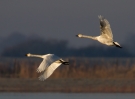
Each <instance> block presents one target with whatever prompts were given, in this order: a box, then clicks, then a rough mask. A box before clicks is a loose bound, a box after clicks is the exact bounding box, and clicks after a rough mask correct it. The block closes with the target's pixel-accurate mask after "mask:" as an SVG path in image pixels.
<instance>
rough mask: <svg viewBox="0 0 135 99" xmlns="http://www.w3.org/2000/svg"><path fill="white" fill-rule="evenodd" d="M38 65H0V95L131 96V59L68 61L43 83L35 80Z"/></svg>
mask: <svg viewBox="0 0 135 99" xmlns="http://www.w3.org/2000/svg"><path fill="white" fill-rule="evenodd" d="M65 59H66V58H65ZM66 60H67V59H66ZM41 61H42V59H33V58H32V59H28V58H27V59H3V60H2V61H0V77H1V78H0V80H1V83H0V84H1V85H0V86H2V87H1V88H0V91H1V92H3V91H14V92H16V91H20V92H21V91H26V92H29V91H31V92H37V91H38V92H39V91H40V92H135V85H134V84H135V59H133V58H132V59H130V58H129V59H124V58H123V59H122V58H121V59H112V58H108V59H104V58H95V59H94V58H93V59H91V58H89V59H88V58H70V60H69V61H70V65H69V66H64V65H62V66H60V67H59V68H57V69H56V70H55V72H54V73H53V74H52V76H51V77H49V78H48V79H47V80H46V81H44V82H40V81H39V80H38V76H39V75H40V74H38V73H37V72H36V69H37V67H38V66H39V64H40V62H41ZM9 82H10V83H9ZM24 86H25V87H24Z"/></svg>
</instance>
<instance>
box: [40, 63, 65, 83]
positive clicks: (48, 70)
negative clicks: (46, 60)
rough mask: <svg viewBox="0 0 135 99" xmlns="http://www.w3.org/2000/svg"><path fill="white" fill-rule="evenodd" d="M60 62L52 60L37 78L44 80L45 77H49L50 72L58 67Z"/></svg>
mask: <svg viewBox="0 0 135 99" xmlns="http://www.w3.org/2000/svg"><path fill="white" fill-rule="evenodd" d="M61 64H62V63H60V62H54V63H52V64H51V65H50V66H49V67H48V68H46V69H45V71H44V73H43V74H42V75H41V76H39V80H41V81H44V80H45V79H47V78H48V77H50V76H51V75H52V73H53V72H54V70H55V69H56V68H57V67H59V66H60V65H61Z"/></svg>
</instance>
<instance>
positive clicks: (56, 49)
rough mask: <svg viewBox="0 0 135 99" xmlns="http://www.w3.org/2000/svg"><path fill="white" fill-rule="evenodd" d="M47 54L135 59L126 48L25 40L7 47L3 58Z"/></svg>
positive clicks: (58, 41) (2, 53) (50, 40)
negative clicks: (70, 45)
mask: <svg viewBox="0 0 135 99" xmlns="http://www.w3.org/2000/svg"><path fill="white" fill-rule="evenodd" d="M29 52H30V53H35V54H47V53H54V54H56V55H58V56H60V57H134V56H135V55H134V54H132V53H130V51H128V50H127V49H126V48H122V49H120V48H117V47H108V46H107V47H104V45H102V46H94V45H91V46H87V47H81V48H71V47H68V41H66V40H55V39H49V40H43V39H30V40H25V41H23V42H21V43H19V44H16V45H14V46H10V47H6V48H5V49H4V50H3V51H2V52H1V56H2V57H24V55H25V54H26V53H29Z"/></svg>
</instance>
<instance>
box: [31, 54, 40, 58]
mask: <svg viewBox="0 0 135 99" xmlns="http://www.w3.org/2000/svg"><path fill="white" fill-rule="evenodd" d="M29 57H39V58H42V55H36V54H30V55H29Z"/></svg>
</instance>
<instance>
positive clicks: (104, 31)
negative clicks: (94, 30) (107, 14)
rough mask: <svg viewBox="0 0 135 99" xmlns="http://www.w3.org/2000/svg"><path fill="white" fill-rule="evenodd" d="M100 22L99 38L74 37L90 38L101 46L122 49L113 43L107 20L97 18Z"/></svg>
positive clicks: (80, 36) (116, 43) (79, 35)
mask: <svg viewBox="0 0 135 99" xmlns="http://www.w3.org/2000/svg"><path fill="white" fill-rule="evenodd" d="M98 17H99V20H100V32H101V33H100V36H94V37H93V36H87V35H83V34H78V35H76V36H77V37H79V38H90V39H93V40H97V41H99V42H100V43H102V44H105V45H108V46H116V47H119V48H122V47H121V46H120V44H119V43H118V42H115V41H113V34H112V30H111V27H110V24H109V22H108V21H107V19H105V18H104V17H103V16H101V15H100V16H98Z"/></svg>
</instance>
